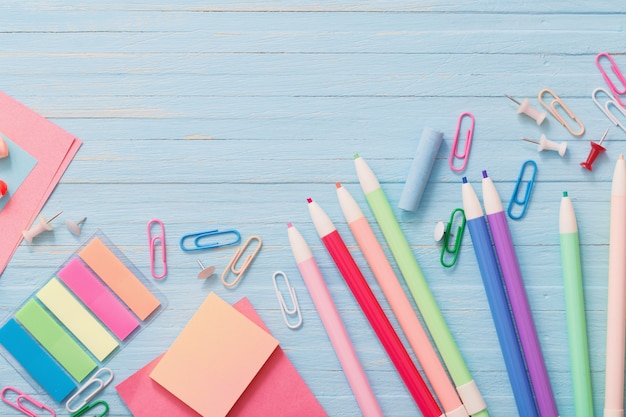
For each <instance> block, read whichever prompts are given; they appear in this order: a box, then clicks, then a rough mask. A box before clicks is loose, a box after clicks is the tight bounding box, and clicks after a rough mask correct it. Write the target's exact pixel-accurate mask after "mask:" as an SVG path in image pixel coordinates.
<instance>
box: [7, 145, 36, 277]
mask: <svg viewBox="0 0 626 417" xmlns="http://www.w3.org/2000/svg"><path fill="white" fill-rule="evenodd" d="M0 142H1V144H0V156H1V155H5V156H4V158H0V178H2V182H3V183H4V184H5V186H6V191H5V196H4V198H2V200H0V210H2V209H3V208H4V206H6V205H7V204H8V203H9V201H10V200H11V197H12V195H13V194H15V193H16V192H17V190H18V189H19V187H20V186H21V185H22V183H23V182H24V181H25V180H26V178H27V177H28V175H29V174H30V173H31V171H32V169H33V168H34V167H35V165H36V164H37V160H36V159H35V158H33V157H32V156H31V155H30V154H29V153H28V152H26V151H25V150H24V149H22V148H20V147H19V146H18V145H17V144H16V143H15V142H13V141H12V140H10V139H9V138H8V137H6V136H5V135H3V134H2V133H0ZM9 155H10V157H9ZM24 226H25V227H26V226H27V225H24ZM20 239H21V235H20ZM0 272H1V271H0Z"/></svg>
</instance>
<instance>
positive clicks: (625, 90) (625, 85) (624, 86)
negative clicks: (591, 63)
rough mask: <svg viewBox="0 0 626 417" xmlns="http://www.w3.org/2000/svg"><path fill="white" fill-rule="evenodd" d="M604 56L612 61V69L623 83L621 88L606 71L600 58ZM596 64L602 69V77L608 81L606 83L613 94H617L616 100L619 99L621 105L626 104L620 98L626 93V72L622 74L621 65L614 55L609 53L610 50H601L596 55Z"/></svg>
mask: <svg viewBox="0 0 626 417" xmlns="http://www.w3.org/2000/svg"><path fill="white" fill-rule="evenodd" d="M603 57H604V58H606V59H608V60H609V62H610V63H611V71H613V75H615V77H616V78H617V79H618V81H619V82H620V83H621V84H622V87H621V89H618V88H617V86H616V85H615V83H613V81H612V80H611V78H610V77H609V75H608V74H607V73H606V71H605V70H604V68H603V67H602V63H601V62H600V59H601V58H603ZM596 66H597V67H598V69H599V70H600V74H602V78H604V81H606V84H607V85H608V86H609V88H610V89H611V91H612V92H613V95H614V96H615V100H617V102H618V103H619V104H620V106H626V104H624V103H623V102H622V100H620V95H621V94H626V78H624V74H622V71H620V69H619V67H618V66H617V64H616V63H615V61H614V60H613V57H612V56H611V55H609V54H608V52H600V53H599V54H598V55H596Z"/></svg>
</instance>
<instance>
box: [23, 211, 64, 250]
mask: <svg viewBox="0 0 626 417" xmlns="http://www.w3.org/2000/svg"><path fill="white" fill-rule="evenodd" d="M61 213H63V211H60V212H58V213H57V214H55V215H54V216H52V218H51V219H50V220H46V218H45V217H44V216H39V221H38V222H37V223H35V224H34V225H33V226H32V227H31V228H30V230H23V231H22V235H23V236H24V239H26V241H27V242H28V243H31V242H32V241H33V238H34V237H35V236H37V235H38V234H39V233H41V232H43V231H45V230H48V231H49V230H52V226H50V222H51V221H52V220H54V219H56V218H57V217H59V215H60V214H61Z"/></svg>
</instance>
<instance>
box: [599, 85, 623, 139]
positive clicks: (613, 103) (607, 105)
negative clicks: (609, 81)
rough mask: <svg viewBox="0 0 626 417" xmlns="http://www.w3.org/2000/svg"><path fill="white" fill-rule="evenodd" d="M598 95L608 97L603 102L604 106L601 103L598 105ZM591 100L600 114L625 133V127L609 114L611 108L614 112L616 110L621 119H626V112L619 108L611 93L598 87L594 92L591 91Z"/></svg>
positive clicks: (611, 113)
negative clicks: (602, 94) (601, 94)
mask: <svg viewBox="0 0 626 417" xmlns="http://www.w3.org/2000/svg"><path fill="white" fill-rule="evenodd" d="M598 93H604V94H606V96H607V97H608V100H607V101H605V102H604V104H602V103H600V101H598V97H596V96H597V95H598ZM591 98H592V99H593V102H594V103H596V106H598V108H599V109H600V110H601V111H602V113H604V115H605V116H606V117H608V118H609V120H610V121H611V122H612V123H613V124H614V125H615V126H619V127H620V128H621V129H622V130H623V131H624V132H626V126H624V124H623V123H622V122H621V121H619V120H618V119H617V117H615V115H614V114H613V112H611V106H612V107H613V108H615V110H617V111H618V112H620V113H621V114H622V116H623V117H622V118H623V119H626V110H624V108H623V107H622V106H620V104H619V103H618V102H617V100H616V98H615V97H613V95H612V94H611V93H609V92H608V91H606V90H605V89H604V88H602V87H599V88H596V89H595V90H593V93H591Z"/></svg>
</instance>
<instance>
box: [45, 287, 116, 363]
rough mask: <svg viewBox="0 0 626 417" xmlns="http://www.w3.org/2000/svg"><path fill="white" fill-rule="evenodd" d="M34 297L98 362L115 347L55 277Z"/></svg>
mask: <svg viewBox="0 0 626 417" xmlns="http://www.w3.org/2000/svg"><path fill="white" fill-rule="evenodd" d="M37 298H39V300H40V301H41V302H42V303H43V304H44V305H45V306H46V307H47V308H48V310H50V312H51V313H52V314H54V315H55V317H56V318H57V319H58V320H59V321H60V322H61V323H63V325H64V326H65V327H67V329H68V330H69V331H70V332H72V334H73V335H74V336H76V338H77V339H78V340H79V341H80V342H81V343H82V344H83V345H85V347H86V348H87V349H89V351H90V352H91V353H92V354H93V355H94V356H95V357H96V358H97V359H98V360H100V361H103V360H104V359H105V358H106V357H107V356H109V354H110V353H111V352H113V351H114V350H115V348H116V347H117V346H118V344H117V342H116V341H115V338H114V337H113V336H111V335H110V334H109V332H107V331H106V329H105V328H104V327H103V326H102V325H101V324H100V322H99V321H98V320H96V319H95V318H94V316H92V315H91V313H89V311H88V310H87V309H86V308H85V307H83V305H82V304H81V303H80V302H78V300H76V298H74V296H73V295H72V294H71V293H70V292H69V291H68V290H67V289H66V288H65V287H64V286H63V284H61V283H60V282H59V281H58V280H57V279H56V278H52V279H51V280H50V281H49V282H48V283H47V284H46V285H44V286H43V287H42V288H41V289H40V290H39V291H38V292H37Z"/></svg>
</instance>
